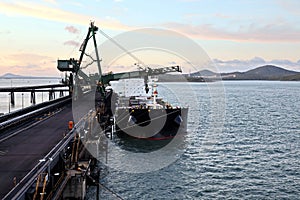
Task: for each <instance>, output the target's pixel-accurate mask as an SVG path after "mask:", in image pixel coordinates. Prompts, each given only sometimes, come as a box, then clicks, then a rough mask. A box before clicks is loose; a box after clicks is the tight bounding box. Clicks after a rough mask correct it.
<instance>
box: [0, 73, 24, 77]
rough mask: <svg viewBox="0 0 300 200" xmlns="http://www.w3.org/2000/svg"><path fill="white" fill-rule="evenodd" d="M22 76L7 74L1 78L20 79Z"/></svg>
mask: <svg viewBox="0 0 300 200" xmlns="http://www.w3.org/2000/svg"><path fill="white" fill-rule="evenodd" d="M20 77H21V76H20V75H16V74H12V73H6V74H4V75H3V76H0V78H20Z"/></svg>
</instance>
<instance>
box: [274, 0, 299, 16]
mask: <svg viewBox="0 0 300 200" xmlns="http://www.w3.org/2000/svg"><path fill="white" fill-rule="evenodd" d="M276 2H277V3H278V5H279V6H280V7H281V8H283V9H285V10H287V11H288V12H290V13H291V14H294V15H300V1H295V0H277V1H276Z"/></svg>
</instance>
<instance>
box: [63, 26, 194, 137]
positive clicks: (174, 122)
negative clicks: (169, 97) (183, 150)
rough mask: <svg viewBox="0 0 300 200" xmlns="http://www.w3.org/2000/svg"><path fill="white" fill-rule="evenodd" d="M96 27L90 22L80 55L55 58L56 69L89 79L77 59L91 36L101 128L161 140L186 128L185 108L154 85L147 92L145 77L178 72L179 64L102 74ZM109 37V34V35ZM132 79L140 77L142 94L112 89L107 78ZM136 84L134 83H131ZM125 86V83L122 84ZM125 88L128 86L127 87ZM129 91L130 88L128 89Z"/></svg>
mask: <svg viewBox="0 0 300 200" xmlns="http://www.w3.org/2000/svg"><path fill="white" fill-rule="evenodd" d="M97 31H98V27H96V26H95V25H94V23H93V22H92V23H91V25H90V27H89V31H88V34H87V36H86V38H85V40H84V42H83V44H82V45H81V48H80V51H81V55H80V59H79V60H75V59H73V58H72V59H70V60H59V61H58V69H59V70H60V71H71V72H72V73H73V74H74V76H75V79H78V78H76V77H77V76H81V77H83V78H85V79H86V81H90V83H92V82H93V81H91V80H90V78H89V77H88V76H87V75H85V74H84V73H83V72H82V71H81V67H80V66H81V63H82V59H83V56H84V55H86V54H85V49H86V46H87V43H88V41H89V39H90V38H93V40H94V41H93V43H94V47H95V53H96V59H94V60H95V61H96V62H97V66H98V71H99V77H98V81H97V86H96V89H95V110H96V116H97V120H98V122H99V124H100V127H101V129H102V130H104V132H106V131H107V130H111V132H113V133H115V134H117V135H118V136H120V137H124V136H129V137H134V138H138V139H149V140H164V139H170V138H173V137H174V136H176V135H177V133H179V132H185V131H186V130H187V115H188V108H182V107H173V106H172V105H170V104H169V103H167V102H165V101H164V100H163V99H162V98H161V97H159V96H158V92H157V85H156V83H153V84H152V85H151V90H152V93H151V94H150V95H149V94H148V93H149V91H150V87H149V83H148V82H149V81H148V80H149V77H153V76H158V75H160V74H165V73H170V72H182V71H181V68H180V67H179V66H169V67H161V68H150V67H148V66H144V68H142V67H139V69H138V70H137V71H130V72H122V73H112V72H110V73H107V74H102V69H101V65H100V59H99V55H98V49H97V42H96V38H95V34H96V32H97ZM110 39H112V38H110ZM134 79H135V80H137V79H138V80H140V81H142V86H139V88H140V89H141V88H142V90H143V91H145V93H144V94H142V93H139V94H133V93H131V94H130V95H128V94H125V93H124V91H123V93H122V92H120V91H119V92H116V91H114V90H116V88H113V87H111V82H113V81H115V82H116V81H117V82H119V83H122V82H124V81H126V82H127V83H128V84H129V85H130V83H131V82H134ZM131 85H132V86H133V87H135V89H136V87H137V85H140V84H136V83H133V84H131ZM125 89H126V87H125ZM127 90H130V89H128V88H127ZM130 91H133V90H130Z"/></svg>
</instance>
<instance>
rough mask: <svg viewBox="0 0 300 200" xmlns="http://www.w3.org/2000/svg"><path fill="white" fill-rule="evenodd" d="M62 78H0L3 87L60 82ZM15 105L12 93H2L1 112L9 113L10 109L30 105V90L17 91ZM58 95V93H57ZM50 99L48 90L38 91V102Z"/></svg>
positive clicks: (0, 98)
mask: <svg viewBox="0 0 300 200" xmlns="http://www.w3.org/2000/svg"><path fill="white" fill-rule="evenodd" d="M60 81H61V79H59V78H57V79H55V78H49V79H0V87H1V88H9V87H23V86H36V85H51V84H58V83H59V82H60ZM14 95H15V105H14V106H13V105H11V104H10V93H8V92H1V93H0V113H3V114H4V113H8V112H9V111H11V112H12V111H15V110H18V109H22V107H28V106H30V105H31V103H30V92H15V94H14ZM55 95H56V96H58V94H55ZM48 100H49V94H48V92H36V103H41V102H44V101H48Z"/></svg>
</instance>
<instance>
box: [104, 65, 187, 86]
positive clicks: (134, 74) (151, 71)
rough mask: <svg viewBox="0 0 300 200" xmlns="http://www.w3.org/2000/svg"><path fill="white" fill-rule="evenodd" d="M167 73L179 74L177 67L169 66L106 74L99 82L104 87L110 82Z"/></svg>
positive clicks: (179, 70) (179, 69)
mask: <svg viewBox="0 0 300 200" xmlns="http://www.w3.org/2000/svg"><path fill="white" fill-rule="evenodd" d="M169 72H181V68H180V67H179V66H170V67H162V68H156V69H152V68H147V69H145V70H139V71H131V72H122V73H108V74H105V75H102V77H101V80H100V81H101V82H102V84H103V85H104V86H105V85H107V84H109V82H110V81H116V80H120V79H129V78H147V77H148V76H155V75H160V74H165V73H169Z"/></svg>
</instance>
